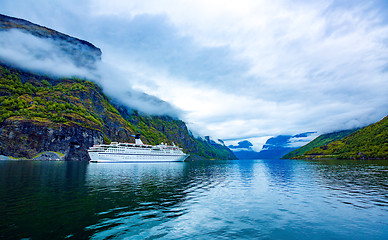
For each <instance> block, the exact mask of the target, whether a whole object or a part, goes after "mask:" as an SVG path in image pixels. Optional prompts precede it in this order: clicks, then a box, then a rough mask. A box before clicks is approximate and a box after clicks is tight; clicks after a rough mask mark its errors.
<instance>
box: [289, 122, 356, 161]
mask: <svg viewBox="0 0 388 240" xmlns="http://www.w3.org/2000/svg"><path fill="white" fill-rule="evenodd" d="M357 130H358V129H352V130H344V131H339V132H333V133H327V134H322V135H320V136H318V137H317V138H315V139H314V140H313V141H311V142H309V143H308V144H306V145H304V146H302V147H300V148H297V149H295V150H294V151H292V152H290V153H288V154H286V155H284V156H283V157H282V158H284V159H290V158H294V157H296V156H301V155H303V154H304V153H305V152H307V151H310V150H311V149H313V148H316V147H321V146H324V145H326V144H329V143H331V142H334V141H336V140H339V139H342V138H344V137H346V136H348V135H350V134H352V133H353V132H355V131H357Z"/></svg>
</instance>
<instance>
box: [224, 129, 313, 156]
mask: <svg viewBox="0 0 388 240" xmlns="http://www.w3.org/2000/svg"><path fill="white" fill-rule="evenodd" d="M313 133H315V132H306V133H300V134H296V135H279V136H276V137H272V138H269V139H268V140H267V142H266V143H265V144H264V146H263V148H262V149H261V151H260V152H256V151H254V150H253V149H252V146H253V144H252V143H251V142H249V141H247V140H244V141H241V142H239V143H238V145H237V146H233V145H230V146H228V147H229V148H230V149H231V150H232V151H233V152H234V154H235V155H236V156H237V158H239V159H277V158H281V157H282V156H284V155H285V154H287V153H289V152H291V151H293V150H295V149H297V147H294V146H293V143H295V142H305V141H306V138H307V137H308V136H310V135H311V134H313Z"/></svg>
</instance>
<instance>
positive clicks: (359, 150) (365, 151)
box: [296, 116, 388, 159]
mask: <svg viewBox="0 0 388 240" xmlns="http://www.w3.org/2000/svg"><path fill="white" fill-rule="evenodd" d="M296 158H339V159H349V158H351V159H387V158H388V116H386V117H385V118H383V119H382V120H381V121H379V122H377V123H375V124H372V125H369V126H367V127H364V128H362V129H360V130H358V131H356V132H354V133H352V134H350V135H349V136H347V137H344V138H342V139H340V140H337V141H333V142H331V143H329V144H326V145H323V146H319V147H315V148H313V149H311V150H308V151H306V152H305V153H304V154H302V155H299V156H296Z"/></svg>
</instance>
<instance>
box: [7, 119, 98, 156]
mask: <svg viewBox="0 0 388 240" xmlns="http://www.w3.org/2000/svg"><path fill="white" fill-rule="evenodd" d="M102 141H103V133H102V132H101V131H99V130H95V129H90V128H84V127H81V126H79V125H76V124H54V123H51V122H48V121H45V122H42V121H36V120H33V119H25V118H23V117H11V118H9V119H7V120H5V121H4V122H2V123H1V124H0V155H4V156H12V157H14V158H23V159H24V158H26V159H33V158H35V157H39V154H41V153H44V152H47V151H52V152H56V153H58V156H59V157H61V156H63V159H64V160H88V155H87V152H86V151H85V149H87V148H88V147H90V146H92V145H93V144H97V143H101V142H102Z"/></svg>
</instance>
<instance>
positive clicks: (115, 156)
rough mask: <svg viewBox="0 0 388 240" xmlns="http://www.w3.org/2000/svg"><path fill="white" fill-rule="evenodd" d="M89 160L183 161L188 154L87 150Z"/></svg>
mask: <svg viewBox="0 0 388 240" xmlns="http://www.w3.org/2000/svg"><path fill="white" fill-rule="evenodd" d="M89 156H90V159H91V160H90V162H183V161H184V160H185V159H186V158H187V157H188V156H189V155H188V154H180V155H178V154H171V155H167V154H135V153H106V152H89Z"/></svg>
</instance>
